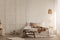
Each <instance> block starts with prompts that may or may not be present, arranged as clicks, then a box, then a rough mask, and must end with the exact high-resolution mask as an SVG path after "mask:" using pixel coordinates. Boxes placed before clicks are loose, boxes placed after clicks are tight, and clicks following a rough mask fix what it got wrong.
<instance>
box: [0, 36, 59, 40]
mask: <svg viewBox="0 0 60 40" xmlns="http://www.w3.org/2000/svg"><path fill="white" fill-rule="evenodd" d="M10 39H11V40H60V37H58V36H55V37H41V38H20V37H8V38H6V37H4V36H0V40H10Z"/></svg>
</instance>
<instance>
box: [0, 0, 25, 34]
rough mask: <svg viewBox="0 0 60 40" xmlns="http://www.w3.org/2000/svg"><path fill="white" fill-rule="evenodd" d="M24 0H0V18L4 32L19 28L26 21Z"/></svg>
mask: <svg viewBox="0 0 60 40" xmlns="http://www.w3.org/2000/svg"><path fill="white" fill-rule="evenodd" d="M25 2H26V1H25V0H0V6H1V7H0V19H1V20H2V24H3V27H4V29H5V31H6V33H9V32H11V31H13V30H17V29H20V28H22V27H23V26H24V24H25V23H26V19H25V7H26V4H25Z"/></svg>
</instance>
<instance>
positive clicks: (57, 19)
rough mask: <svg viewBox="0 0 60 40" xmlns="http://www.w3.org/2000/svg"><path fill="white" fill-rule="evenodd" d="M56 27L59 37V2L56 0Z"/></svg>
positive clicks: (59, 0)
mask: <svg viewBox="0 0 60 40" xmlns="http://www.w3.org/2000/svg"><path fill="white" fill-rule="evenodd" d="M56 11H57V12H56V26H57V32H58V34H59V35H60V0H56Z"/></svg>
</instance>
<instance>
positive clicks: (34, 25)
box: [30, 23, 39, 28]
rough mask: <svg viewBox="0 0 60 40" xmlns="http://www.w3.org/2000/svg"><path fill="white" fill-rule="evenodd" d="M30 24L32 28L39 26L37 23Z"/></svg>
mask: <svg viewBox="0 0 60 40" xmlns="http://www.w3.org/2000/svg"><path fill="white" fill-rule="evenodd" d="M30 26H31V27H33V28H38V27H39V25H38V23H30Z"/></svg>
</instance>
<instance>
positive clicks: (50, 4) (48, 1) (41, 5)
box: [27, 0, 54, 24]
mask: <svg viewBox="0 0 60 40" xmlns="http://www.w3.org/2000/svg"><path fill="white" fill-rule="evenodd" d="M48 9H52V12H53V13H54V0H28V3H27V22H36V23H42V22H46V24H48V23H47V21H48V19H49V16H50V15H48ZM52 16H54V15H52ZM51 24H54V23H53V22H51Z"/></svg>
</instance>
